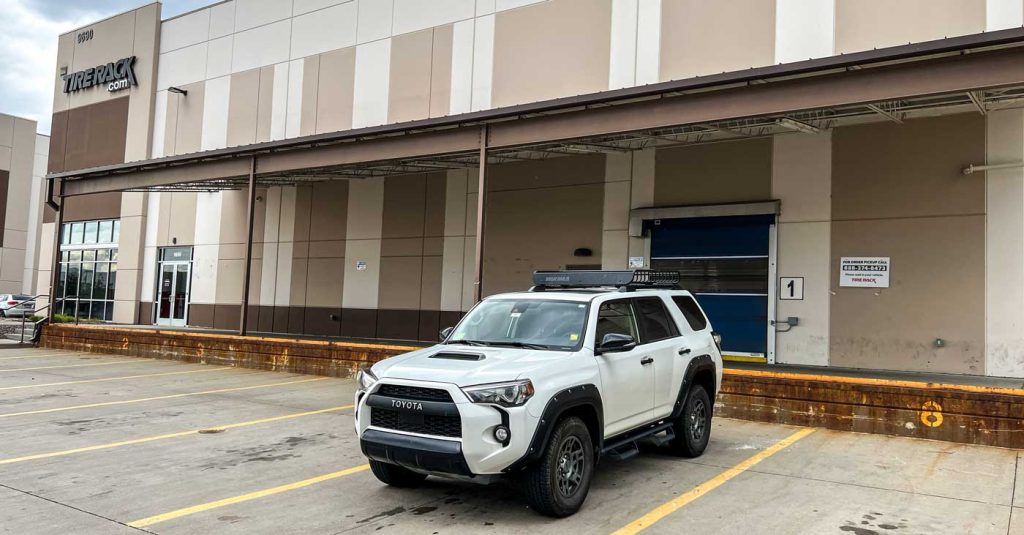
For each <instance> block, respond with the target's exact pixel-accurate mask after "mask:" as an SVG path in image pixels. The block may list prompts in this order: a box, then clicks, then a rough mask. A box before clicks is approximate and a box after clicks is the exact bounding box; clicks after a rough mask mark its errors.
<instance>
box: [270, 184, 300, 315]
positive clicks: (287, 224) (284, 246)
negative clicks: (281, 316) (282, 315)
mask: <svg viewBox="0 0 1024 535" xmlns="http://www.w3.org/2000/svg"><path fill="white" fill-rule="evenodd" d="M296 190H297V188H295V187H294V186H288V187H283V188H281V208H280V214H281V216H280V218H279V220H278V235H279V236H280V238H279V243H278V251H277V269H276V270H275V271H276V274H277V279H276V281H275V283H274V287H275V289H274V305H276V306H288V305H289V304H290V301H291V280H292V255H293V249H294V248H295V243H294V239H295V216H296V213H295V200H296V197H297V196H298V192H297V191H296Z"/></svg>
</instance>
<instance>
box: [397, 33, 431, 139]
mask: <svg viewBox="0 0 1024 535" xmlns="http://www.w3.org/2000/svg"><path fill="white" fill-rule="evenodd" d="M433 43H434V30H433V29H429V30H422V31H418V32H413V33H408V34H405V35H396V36H395V37H394V39H392V40H391V62H390V69H391V73H390V76H389V78H388V80H389V82H388V83H389V86H388V122H389V123H397V122H403V121H412V120H415V119H425V118H427V116H429V115H430V102H431V94H430V90H431V86H432V80H431V67H432V66H433V59H432V56H433V48H434V46H433Z"/></svg>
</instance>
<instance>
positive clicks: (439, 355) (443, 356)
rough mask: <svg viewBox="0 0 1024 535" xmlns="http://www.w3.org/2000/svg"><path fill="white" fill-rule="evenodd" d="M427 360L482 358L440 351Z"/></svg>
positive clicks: (476, 354) (480, 357)
mask: <svg viewBox="0 0 1024 535" xmlns="http://www.w3.org/2000/svg"><path fill="white" fill-rule="evenodd" d="M427 358H431V359H448V360H484V356H483V355H481V354H479V353H455V352H453V351H441V352H439V353H434V354H433V355H430V356H429V357H427Z"/></svg>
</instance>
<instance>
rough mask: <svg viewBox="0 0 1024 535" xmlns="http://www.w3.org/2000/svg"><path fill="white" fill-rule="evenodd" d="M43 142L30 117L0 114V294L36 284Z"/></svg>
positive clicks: (45, 140)
mask: <svg viewBox="0 0 1024 535" xmlns="http://www.w3.org/2000/svg"><path fill="white" fill-rule="evenodd" d="M49 146H50V140H49V138H48V137H47V136H44V135H40V134H37V133H36V122H35V121H33V120H30V119H24V118H21V117H15V116H13V115H7V114H3V113H0V208H2V211H0V295H24V294H28V295H31V293H32V292H33V291H35V289H36V286H37V285H38V280H37V271H36V260H37V259H38V258H39V229H40V226H41V224H42V219H43V191H44V189H45V186H44V179H43V177H44V176H45V175H46V153H47V150H49ZM47 265H49V260H47ZM8 300H11V299H8Z"/></svg>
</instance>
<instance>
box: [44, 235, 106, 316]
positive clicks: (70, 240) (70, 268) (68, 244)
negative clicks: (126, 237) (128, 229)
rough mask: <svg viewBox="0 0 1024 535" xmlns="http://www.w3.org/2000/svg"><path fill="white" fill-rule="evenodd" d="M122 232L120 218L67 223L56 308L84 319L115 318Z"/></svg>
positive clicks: (60, 312)
mask: <svg viewBox="0 0 1024 535" xmlns="http://www.w3.org/2000/svg"><path fill="white" fill-rule="evenodd" d="M119 234H120V221H118V220H116V219H108V220H103V221H84V222H76V223H66V224H64V226H63V227H62V229H61V254H60V275H59V279H58V281H57V302H56V308H55V312H57V313H58V314H67V315H68V316H77V317H78V318H80V319H95V320H102V321H110V320H111V319H113V316H114V286H115V283H116V281H117V239H118V237H119Z"/></svg>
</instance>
